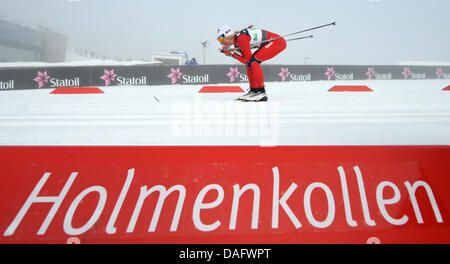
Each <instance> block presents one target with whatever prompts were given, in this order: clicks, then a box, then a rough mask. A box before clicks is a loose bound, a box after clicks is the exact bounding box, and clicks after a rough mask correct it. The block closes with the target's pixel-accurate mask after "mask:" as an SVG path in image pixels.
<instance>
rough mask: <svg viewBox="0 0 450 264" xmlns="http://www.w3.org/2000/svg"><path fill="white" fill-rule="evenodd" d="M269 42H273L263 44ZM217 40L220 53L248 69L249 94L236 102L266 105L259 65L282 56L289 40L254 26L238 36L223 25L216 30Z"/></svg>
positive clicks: (242, 31)
mask: <svg viewBox="0 0 450 264" xmlns="http://www.w3.org/2000/svg"><path fill="white" fill-rule="evenodd" d="M275 38H276V39H275ZM270 39H274V40H273V41H268V42H264V41H267V40H270ZM217 40H218V41H219V42H220V44H222V50H221V52H223V53H224V54H225V55H226V56H230V57H233V58H234V59H237V60H238V61H240V62H242V63H243V64H245V65H246V66H247V76H248V80H249V82H250V91H249V92H248V93H247V94H244V95H242V96H240V97H239V98H237V100H241V101H250V102H260V101H267V95H266V90H265V85H264V74H263V70H262V68H261V66H260V64H261V63H262V62H263V61H266V60H269V59H272V58H273V57H275V56H276V55H277V54H278V53H280V52H282V51H283V50H284V49H285V48H286V40H285V39H284V38H281V37H280V35H278V34H275V33H272V32H269V31H267V30H263V29H259V28H256V27H254V26H252V25H250V26H249V27H248V28H246V29H243V30H241V31H236V32H233V30H232V29H231V27H230V26H228V25H224V26H222V27H221V28H219V29H218V30H217ZM261 42H262V43H261ZM233 45H234V50H240V52H241V54H239V53H237V52H234V50H233V49H231V46H233ZM253 48H257V50H256V51H255V52H253V53H252V51H251V49H253Z"/></svg>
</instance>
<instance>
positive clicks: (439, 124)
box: [0, 80, 450, 146]
mask: <svg viewBox="0 0 450 264" xmlns="http://www.w3.org/2000/svg"><path fill="white" fill-rule="evenodd" d="M344 84H350V85H368V86H369V87H370V88H372V89H373V90H374V92H353V93H351V92H328V89H329V88H331V87H332V86H334V85H344ZM449 84H450V80H395V81H380V80H368V81H314V82H285V83H266V90H267V92H268V96H269V102H263V103H243V102H235V101H234V99H235V98H236V97H237V96H238V95H240V94H236V93H225V94H199V93H198V90H200V88H201V87H202V85H166V86H134V87H133V86H125V87H99V88H100V89H102V90H103V91H104V92H105V93H104V94H82V95H58V94H50V92H51V91H52V89H39V90H14V91H0V145H140V146H142V145H262V146H273V145H450V91H443V90H442V89H443V88H444V87H446V86H448V85H449ZM224 85H230V84H224ZM241 87H243V88H246V87H247V84H241Z"/></svg>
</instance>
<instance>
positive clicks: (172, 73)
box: [167, 68, 183, 84]
mask: <svg viewBox="0 0 450 264" xmlns="http://www.w3.org/2000/svg"><path fill="white" fill-rule="evenodd" d="M181 75H183V73H182V72H181V71H180V68H177V69H176V70H175V69H173V68H170V74H169V75H167V77H169V78H170V79H172V84H174V83H177V81H178V79H180V77H181Z"/></svg>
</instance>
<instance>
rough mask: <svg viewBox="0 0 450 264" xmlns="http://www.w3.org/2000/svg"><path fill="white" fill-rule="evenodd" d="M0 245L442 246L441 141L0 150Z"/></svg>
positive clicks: (445, 224)
mask: <svg viewBox="0 0 450 264" xmlns="http://www.w3.org/2000/svg"><path fill="white" fill-rule="evenodd" d="M0 157H1V166H0V175H1V176H2V184H1V186H0V219H1V222H0V242H1V243H66V242H69V243H72V242H73V243H271V244H273V243H367V242H368V243H450V226H449V210H450V191H449V190H450V189H449V186H450V177H449V175H450V147H449V146H317V147H303V146H278V147H270V148H264V147H250V146H249V147H239V146H235V147H222V146H208V147H194V146H192V147H0Z"/></svg>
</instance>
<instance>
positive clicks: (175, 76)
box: [167, 68, 209, 84]
mask: <svg viewBox="0 0 450 264" xmlns="http://www.w3.org/2000/svg"><path fill="white" fill-rule="evenodd" d="M167 77H168V78H169V79H171V81H172V84H176V83H178V80H180V79H181V83H183V84H186V83H187V84H191V83H209V75H208V74H206V73H205V74H203V75H198V74H197V75H189V74H184V73H182V72H181V70H180V68H176V69H174V68H171V69H170V74H168V75H167Z"/></svg>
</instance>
